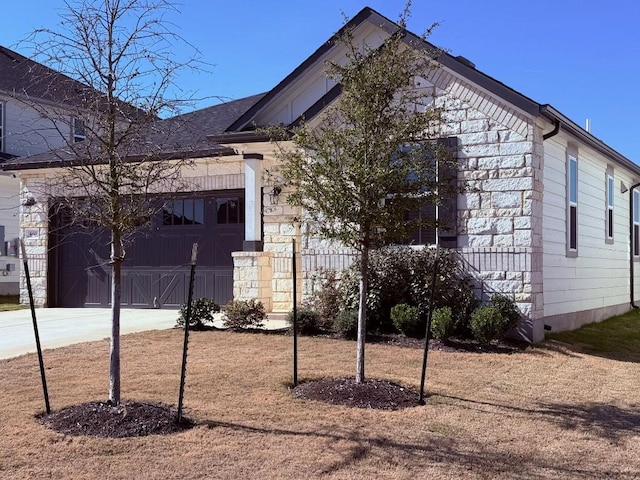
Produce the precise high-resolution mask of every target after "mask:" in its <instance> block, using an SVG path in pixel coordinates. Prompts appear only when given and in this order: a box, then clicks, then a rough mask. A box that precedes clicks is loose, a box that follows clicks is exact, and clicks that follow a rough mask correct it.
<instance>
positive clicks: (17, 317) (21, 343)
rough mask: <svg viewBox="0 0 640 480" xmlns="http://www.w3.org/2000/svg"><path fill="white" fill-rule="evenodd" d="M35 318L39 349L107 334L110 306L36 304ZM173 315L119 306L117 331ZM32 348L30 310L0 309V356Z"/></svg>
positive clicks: (153, 324) (170, 321)
mask: <svg viewBox="0 0 640 480" xmlns="http://www.w3.org/2000/svg"><path fill="white" fill-rule="evenodd" d="M217 317H218V318H217V319H216V321H215V322H214V325H215V326H216V327H218V328H221V327H222V326H223V325H222V320H220V318H219V316H217ZM36 319H37V321H38V332H39V333H40V344H41V346H42V348H43V350H44V349H47V348H58V347H63V346H65V345H72V344H74V343H82V342H89V341H93V340H101V339H103V338H107V337H110V336H111V310H110V309H108V308H38V309H36ZM177 319H178V310H171V309H167V310H165V309H134V308H128V309H122V310H121V312H120V334H122V335H125V334H127V333H134V332H142V331H146V330H162V329H167V328H172V327H174V326H175V324H176V320H177ZM287 326H288V324H287V322H286V321H285V320H279V319H278V320H268V321H267V322H265V328H266V329H280V328H286V327H287ZM35 351H36V342H35V336H34V334H33V322H32V320H31V310H29V309H28V308H27V309H24V310H13V311H9V312H0V360H1V359H5V358H11V357H16V356H18V355H23V354H25V353H30V352H35Z"/></svg>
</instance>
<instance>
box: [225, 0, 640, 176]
mask: <svg viewBox="0 0 640 480" xmlns="http://www.w3.org/2000/svg"><path fill="white" fill-rule="evenodd" d="M364 22H370V23H372V24H374V25H376V26H378V27H380V28H382V29H383V30H385V31H386V32H387V33H389V34H391V33H393V32H396V31H397V30H398V28H400V27H399V25H398V24H397V23H395V22H393V21H391V20H389V19H388V18H386V17H385V16H383V15H381V14H380V13H378V12H376V11H375V10H373V9H372V8H370V7H365V8H363V9H362V10H361V11H360V12H359V13H358V14H357V15H356V16H355V17H353V18H352V19H351V20H350V21H349V22H348V23H347V24H346V25H345V26H344V27H342V28H341V29H340V30H339V31H338V32H337V33H336V34H334V35H333V36H332V37H331V38H330V39H329V40H327V41H326V42H325V43H324V44H322V45H321V46H320V48H318V49H317V50H316V51H315V52H314V53H313V54H311V55H310V56H309V57H308V58H307V59H306V60H305V61H304V62H302V63H301V64H300V65H299V66H298V67H297V68H296V69H295V70H293V71H292V72H291V73H290V74H289V75H287V76H286V77H285V78H284V79H283V80H282V81H281V82H280V83H278V85H276V86H275V87H274V88H273V89H272V90H270V91H269V92H268V93H267V94H266V95H264V97H262V99H261V100H260V101H258V102H256V104H255V105H253V107H251V108H250V109H249V110H247V111H246V113H245V114H244V115H242V116H241V117H239V118H238V119H237V120H236V121H235V122H233V124H231V125H230V126H229V128H227V130H226V133H227V134H231V135H230V136H233V135H232V133H233V132H241V131H247V130H252V129H253V128H255V125H254V124H253V122H254V120H255V118H256V117H257V116H258V114H259V113H260V112H262V111H263V110H264V109H265V108H266V107H267V106H268V105H269V104H270V102H272V101H273V100H274V99H276V98H277V97H278V96H279V94H280V93H282V92H283V91H284V90H286V89H287V88H288V87H289V86H291V85H292V84H293V83H294V82H295V81H296V80H298V79H299V78H300V77H302V76H303V75H304V74H305V72H306V71H307V70H308V69H310V68H311V67H312V66H314V65H315V64H316V62H318V61H319V60H320V59H321V58H322V57H323V56H324V55H325V54H326V53H327V52H328V51H329V50H330V49H331V48H333V46H334V45H335V44H336V42H339V41H340V38H341V37H342V35H343V33H344V32H345V30H346V29H354V28H356V27H357V26H359V25H361V24H362V23H364ZM405 41H406V42H407V43H409V44H411V45H412V46H419V47H420V46H421V47H422V48H424V49H425V50H426V51H438V52H439V55H438V56H437V61H438V62H439V63H440V64H441V65H443V66H444V67H446V68H447V69H449V70H451V71H452V72H454V73H456V74H457V75H459V76H461V77H462V78H465V79H466V80H468V81H469V82H471V83H473V84H475V85H478V86H479V87H481V88H482V89H484V90H486V91H488V92H490V93H491V94H493V95H495V96H496V97H497V98H500V99H502V100H503V101H505V102H506V103H508V104H510V105H513V106H514V107H516V108H518V109H520V110H521V111H522V112H524V113H526V114H528V115H529V116H532V117H543V118H545V119H547V120H549V121H550V122H552V123H553V124H555V125H559V127H560V128H561V129H563V130H564V131H566V132H568V133H569V134H571V135H572V136H574V137H576V138H578V139H579V140H581V141H582V142H584V143H586V144H587V145H589V146H590V147H592V148H594V149H595V150H597V151H599V152H600V153H602V154H603V155H605V156H607V157H609V158H612V159H614V160H616V161H617V162H619V163H620V164H622V165H624V166H626V167H627V168H629V169H631V170H632V171H633V172H635V173H636V174H637V175H640V167H639V166H638V165H637V164H635V163H634V162H632V161H631V160H629V159H628V158H626V157H625V156H624V155H622V154H620V153H619V152H617V151H616V150H614V149H613V148H611V147H610V146H608V145H606V144H605V143H604V142H602V141H601V140H599V139H598V138H596V137H595V136H593V135H592V134H591V133H589V132H587V131H586V130H584V129H583V128H582V127H580V126H579V125H577V124H576V123H575V122H573V121H572V120H570V119H569V118H568V117H566V116H565V115H563V114H561V113H560V112H559V111H558V110H556V109H555V108H553V107H552V106H551V105H548V104H540V103H538V102H536V101H534V100H532V99H531V98H529V97H527V96H526V95H523V94H522V93H520V92H518V91H517V90H514V89H513V88H511V87H509V86H508V85H506V84H504V83H502V82H500V81H498V80H496V79H495V78H493V77H491V76H489V75H487V74H485V73H483V72H481V71H480V70H478V69H476V68H475V66H474V65H473V64H472V63H471V62H470V61H469V60H467V59H465V58H463V57H459V56H458V57H454V56H452V55H450V54H448V53H446V52H444V51H441V50H439V49H438V48H437V47H435V46H434V45H432V44H431V43H429V42H426V41H425V40H423V39H422V38H421V37H418V36H417V35H415V34H413V33H411V32H409V31H407V35H406V36H405ZM338 94H339V91H337V89H336V88H335V87H334V89H332V90H330V91H329V92H327V94H325V95H324V96H323V97H322V98H320V99H319V100H318V101H317V102H316V103H315V104H314V105H313V106H312V107H310V108H309V109H308V110H307V111H306V112H305V113H304V114H303V115H302V117H304V118H305V119H306V120H310V119H311V118H313V116H315V115H317V114H318V113H320V112H321V111H322V109H323V108H324V106H326V105H327V104H328V103H330V102H331V101H332V100H333V99H335V98H336V96H337V95H338ZM299 121H300V118H298V119H296V120H295V121H294V122H293V123H292V126H293V125H296V124H297V123H298V122H299ZM219 138H220V136H219Z"/></svg>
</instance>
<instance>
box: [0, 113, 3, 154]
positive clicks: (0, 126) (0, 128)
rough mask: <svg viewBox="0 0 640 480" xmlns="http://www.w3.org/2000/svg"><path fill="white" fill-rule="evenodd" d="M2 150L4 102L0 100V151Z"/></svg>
mask: <svg viewBox="0 0 640 480" xmlns="http://www.w3.org/2000/svg"><path fill="white" fill-rule="evenodd" d="M1 152H4V103H2V102H0V153H1Z"/></svg>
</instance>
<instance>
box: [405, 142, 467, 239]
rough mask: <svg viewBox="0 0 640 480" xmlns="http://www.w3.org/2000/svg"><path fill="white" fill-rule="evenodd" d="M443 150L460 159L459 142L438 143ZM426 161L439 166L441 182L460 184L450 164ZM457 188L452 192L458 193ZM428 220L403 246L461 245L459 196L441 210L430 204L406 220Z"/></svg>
mask: <svg viewBox="0 0 640 480" xmlns="http://www.w3.org/2000/svg"><path fill="white" fill-rule="evenodd" d="M437 143H438V145H439V146H440V147H444V148H446V149H447V150H448V152H449V153H450V154H451V155H454V156H455V155H457V149H458V138H457V137H443V138H439V139H438V140H437ZM425 161H432V162H435V164H434V167H435V170H437V175H438V178H439V179H440V181H441V182H446V183H450V182H454V183H455V182H456V181H457V180H456V179H457V170H456V169H455V168H452V167H451V166H450V165H446V163H444V162H443V163H442V164H441V163H440V162H438V161H437V159H436V158H435V157H432V158H425ZM454 190H455V188H453V189H452V191H454ZM417 219H420V220H425V221H426V222H425V224H424V225H423V226H422V227H420V228H418V229H416V230H415V231H414V232H412V233H411V234H409V235H408V237H407V238H406V239H404V240H403V241H402V242H400V244H401V245H434V244H435V243H440V244H441V245H442V246H444V247H447V248H454V247H455V246H456V243H457V239H456V237H457V234H456V231H455V224H456V221H457V220H456V219H457V195H456V194H453V193H452V194H451V195H450V196H449V197H447V198H445V199H443V201H442V203H441V204H440V206H439V207H437V208H436V206H435V205H434V204H426V205H424V206H423V207H422V208H421V209H420V210H417V211H413V212H410V213H409V214H408V215H407V216H406V217H405V220H407V221H410V220H417ZM436 219H438V221H440V222H442V226H441V227H440V228H436V226H435V225H436Z"/></svg>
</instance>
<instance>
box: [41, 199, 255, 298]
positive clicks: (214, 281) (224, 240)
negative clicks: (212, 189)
mask: <svg viewBox="0 0 640 480" xmlns="http://www.w3.org/2000/svg"><path fill="white" fill-rule="evenodd" d="M62 223H63V222H62V221H61V217H58V218H52V221H51V224H52V229H51V230H52V233H51V235H50V241H51V247H52V248H51V249H50V254H49V304H50V305H51V306H58V307H85V306H86V307H97V306H108V305H109V304H110V303H111V267H110V265H109V264H108V260H109V253H110V247H109V235H108V232H106V231H100V230H98V229H95V228H94V229H87V228H84V227H78V226H60V225H61V224H62ZM243 239H244V200H243V192H242V191H225V192H220V193H208V194H203V195H193V196H189V197H184V198H178V199H174V200H172V201H168V202H166V204H165V207H164V208H163V211H162V212H161V213H159V214H158V215H157V217H156V218H154V221H153V227H152V229H151V231H148V232H141V233H139V234H136V236H135V238H134V240H133V242H132V243H131V244H130V245H129V246H128V247H127V248H126V255H125V260H124V263H123V269H122V272H123V275H122V305H123V306H125V307H140V308H153V307H156V308H158V307H163V306H166V307H179V306H180V305H182V304H183V303H184V302H185V301H186V298H187V293H188V288H189V272H190V263H189V261H190V258H191V247H192V245H193V243H196V242H197V243H198V265H197V268H196V280H195V287H194V297H195V298H198V297H208V298H213V299H214V300H215V301H216V302H218V303H220V304H224V303H227V302H228V301H229V300H231V299H232V297H233V260H232V258H231V252H234V251H238V250H242V242H243Z"/></svg>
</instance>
